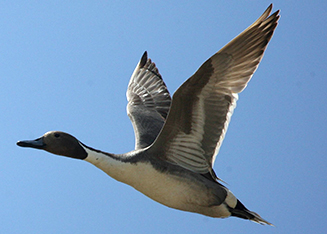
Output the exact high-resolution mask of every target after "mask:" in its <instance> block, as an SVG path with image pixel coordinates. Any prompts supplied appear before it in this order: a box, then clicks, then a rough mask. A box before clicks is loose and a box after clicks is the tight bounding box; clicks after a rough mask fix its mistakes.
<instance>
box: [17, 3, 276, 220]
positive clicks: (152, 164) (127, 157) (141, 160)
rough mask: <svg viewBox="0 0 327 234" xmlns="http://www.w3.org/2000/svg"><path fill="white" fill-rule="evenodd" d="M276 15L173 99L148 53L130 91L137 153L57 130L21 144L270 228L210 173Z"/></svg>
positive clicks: (166, 199)
mask: <svg viewBox="0 0 327 234" xmlns="http://www.w3.org/2000/svg"><path fill="white" fill-rule="evenodd" d="M271 10H272V5H270V6H269V7H268V8H267V10H266V11H265V12H264V13H263V14H262V16H260V18H259V19H258V20H256V21H255V22H254V23H253V24H252V25H251V26H250V27H248V28H247V29H246V30H244V31H243V32H242V33H241V34H240V35H238V36H237V37H236V38H235V39H233V40H232V41H231V42H229V43H228V44H227V45H226V46H225V47H223V48H222V49H221V50H220V51H218V52H217V53H216V54H214V55H213V56H212V57H211V58H209V59H208V60H207V61H206V62H205V63H204V64H202V66H201V67H200V68H199V69H198V70H197V71H196V72H195V74H194V75H192V76H191V77H190V78H189V79H188V80H187V81H186V82H185V83H183V85H182V86H181V87H180V88H179V89H178V90H177V91H176V92H175V94H174V95H173V98H172V99H171V97H170V95H169V92H168V90H167V87H166V85H165V83H164V82H163V80H162V78H161V75H160V74H159V71H158V69H157V68H156V65H155V64H154V63H153V62H152V61H151V59H148V57H147V52H145V53H144V54H143V56H142V58H141V59H140V61H139V63H138V65H137V66H136V68H135V70H134V72H133V74H132V77H131V80H130V82H129V84H128V90H127V99H128V105H127V113H128V116H129V117H130V119H131V121H132V123H133V127H134V131H135V139H136V140H135V142H136V143H135V150H133V151H131V152H128V153H125V154H111V153H106V152H103V151H100V150H96V149H94V148H91V147H89V146H87V145H85V144H83V143H82V142H80V141H79V140H77V139H76V138H75V137H73V136H71V135H70V134H67V133H65V132H60V131H51V132H47V133H46V134H44V135H43V136H42V137H40V138H38V139H36V140H31V141H30V140H27V141H19V142H17V145H19V146H22V147H31V148H36V149H43V150H46V151H48V152H50V153H53V154H57V155H63V156H67V157H71V158H76V159H82V160H85V161H87V162H90V163H92V164H93V165H95V166H96V167H98V168H100V169H101V170H103V171H104V172H105V173H107V174H108V175H109V176H111V177H112V178H114V179H116V180H118V181H120V182H123V183H126V184H128V185H130V186H132V187H134V188H135V189H136V190H138V191H140V192H141V193H143V194H145V195H146V196H148V197H149V198H151V199H153V200H155V201H157V202H159V203H161V204H163V205H166V206H168V207H171V208H175V209H179V210H183V211H190V212H195V213H200V214H203V215H206V216H210V217H220V218H225V217H229V216H236V217H239V218H243V219H249V220H252V221H254V222H257V223H260V224H268V225H271V223H269V222H268V221H266V220H264V219H263V218H261V217H260V216H259V215H258V214H257V213H255V212H253V211H250V210H248V209H247V208H246V207H245V206H244V205H243V204H242V203H241V202H240V201H239V200H238V199H237V198H236V197H235V196H234V195H233V193H232V192H231V191H230V190H229V189H227V188H226V187H225V186H224V185H222V184H221V183H220V181H219V178H218V177H217V176H216V173H215V172H214V170H213V164H214V161H215V158H216V155H217V154H218V151H219V148H220V146H221V144H222V141H223V139H224V136H225V134H226V131H227V127H228V124H229V122H230V119H231V116H232V113H233V110H234V108H235V106H236V101H237V99H238V93H240V92H242V91H243V89H244V88H245V87H246V85H247V83H248V82H249V80H250V79H251V77H252V75H253V73H254V72H255V70H256V69H257V67H258V65H259V62H260V61H261V59H262V56H263V54H264V51H265V49H266V47H267V44H268V42H269V41H270V39H271V37H272V35H273V32H274V30H275V28H276V26H277V22H278V19H279V15H278V14H279V11H276V12H275V13H273V14H272V15H270V12H271ZM269 15H270V16H269Z"/></svg>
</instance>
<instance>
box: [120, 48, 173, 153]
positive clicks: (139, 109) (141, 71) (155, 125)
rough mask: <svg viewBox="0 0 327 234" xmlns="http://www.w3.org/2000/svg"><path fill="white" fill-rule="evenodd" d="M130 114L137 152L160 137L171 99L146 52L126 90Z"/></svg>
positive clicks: (128, 112)
mask: <svg viewBox="0 0 327 234" xmlns="http://www.w3.org/2000/svg"><path fill="white" fill-rule="evenodd" d="M126 96H127V100H128V104H127V114H128V116H129V118H130V119H131V121H132V124H133V127H134V132H135V149H142V148H145V147H147V146H149V145H150V144H152V143H153V141H154V140H155V139H156V137H157V136H158V134H159V132H160V130H161V128H162V126H163V124H164V122H165V120H166V117H167V114H168V111H169V108H170V104H171V97H170V94H169V92H168V90H167V87H166V85H165V83H164V82H163V80H162V78H161V75H160V74H159V71H158V69H157V68H156V65H155V64H154V63H153V62H152V61H151V59H148V58H147V52H145V53H144V54H143V56H142V58H141V60H140V62H139V63H138V65H137V66H136V68H135V70H134V72H133V74H132V77H131V79H130V82H129V84H128V89H127V93H126Z"/></svg>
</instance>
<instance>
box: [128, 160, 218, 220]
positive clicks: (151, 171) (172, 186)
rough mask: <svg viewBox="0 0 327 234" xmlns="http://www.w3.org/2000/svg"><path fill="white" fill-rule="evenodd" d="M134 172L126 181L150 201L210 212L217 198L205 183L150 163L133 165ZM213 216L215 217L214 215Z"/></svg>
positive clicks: (176, 207) (198, 211) (131, 171)
mask: <svg viewBox="0 0 327 234" xmlns="http://www.w3.org/2000/svg"><path fill="white" fill-rule="evenodd" d="M131 166H132V167H134V168H131V170H129V172H128V173H126V175H127V174H128V175H127V177H125V178H124V180H123V181H122V182H124V183H127V184H129V185H131V186H132V187H134V188H135V189H136V190H138V191H140V192H141V193H143V194H144V195H146V196H148V197H149V198H151V199H153V200H155V201H157V202H159V203H161V204H163V205H166V206H168V207H171V208H175V209H179V210H184V211H190V212H196V213H202V214H205V215H208V212H209V213H211V212H212V211H209V210H208V209H212V208H210V206H211V205H212V204H213V203H214V201H215V197H214V195H213V194H212V192H211V191H210V189H208V188H207V187H206V186H205V185H204V184H201V183H199V182H198V181H195V180H194V181H193V180H192V179H191V178H185V177H182V176H178V175H174V174H169V173H165V172H160V171H158V170H156V169H155V168H153V166H152V165H151V164H150V163H137V164H131ZM210 216H212V215H210Z"/></svg>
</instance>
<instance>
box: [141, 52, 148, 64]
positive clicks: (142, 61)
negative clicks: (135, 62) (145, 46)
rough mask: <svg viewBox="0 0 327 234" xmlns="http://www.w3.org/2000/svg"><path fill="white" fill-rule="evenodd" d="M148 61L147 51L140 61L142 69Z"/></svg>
mask: <svg viewBox="0 0 327 234" xmlns="http://www.w3.org/2000/svg"><path fill="white" fill-rule="evenodd" d="M147 60H148V52H147V51H144V53H143V55H142V57H141V59H140V67H144V65H145V64H146V62H147Z"/></svg>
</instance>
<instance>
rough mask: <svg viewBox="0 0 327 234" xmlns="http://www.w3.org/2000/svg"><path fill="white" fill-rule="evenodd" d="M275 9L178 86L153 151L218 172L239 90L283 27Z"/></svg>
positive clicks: (176, 161) (198, 169)
mask: <svg viewBox="0 0 327 234" xmlns="http://www.w3.org/2000/svg"><path fill="white" fill-rule="evenodd" d="M271 9H272V5H270V6H269V7H268V8H267V10H266V11H265V12H264V13H263V15H262V16H260V18H259V19H258V20H256V21H255V22H254V23H253V24H252V25H251V26H250V27H248V28H247V29H246V30H245V31H243V32H242V33H241V34H240V35H238V36H237V37H236V38H235V39H233V40H232V41H231V42H230V43H228V44H227V45H226V46H225V47H223V48H222V49H221V50H220V51H218V52H217V53H216V54H214V55H213V56H212V57H211V58H209V59H208V60H207V61H206V62H205V63H204V64H203V65H202V66H201V67H200V68H199V69H198V70H197V71H196V73H195V74H194V75H193V76H192V77H190V78H189V79H188V80H187V81H186V82H185V83H184V84H183V85H182V86H181V87H180V88H179V89H178V90H177V91H176V93H175V94H174V96H173V100H172V105H171V110H170V112H169V115H168V118H167V121H166V123H165V125H164V127H163V129H162V131H161V133H160V135H159V136H158V138H157V139H156V141H155V143H154V144H153V145H152V146H151V147H150V149H149V151H152V153H153V154H154V155H158V157H159V158H161V159H162V160H166V161H168V162H170V163H173V164H177V165H179V166H181V167H184V168H186V169H188V170H191V171H194V172H197V173H201V174H205V173H208V172H210V173H211V175H212V176H213V177H215V175H214V172H213V171H212V166H213V163H214V161H215V157H216V155H217V153H218V151H219V148H220V146H221V143H222V141H223V139H224V136H225V134H226V131H227V127H228V124H229V122H230V118H231V116H232V114H233V110H234V108H235V106H236V101H237V99H238V93H240V92H242V90H243V89H244V88H245V87H246V85H247V83H248V82H249V80H250V79H251V77H252V75H253V73H254V72H255V70H256V69H257V67H258V65H259V62H260V61H261V59H262V56H263V53H264V51H265V49H266V46H267V44H268V42H269V40H270V39H271V37H272V35H273V32H274V30H275V28H276V26H277V21H278V19H279V15H278V11H277V12H275V13H274V14H272V15H271V16H269V14H270V12H271ZM158 152H163V153H161V154H159V153H158Z"/></svg>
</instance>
